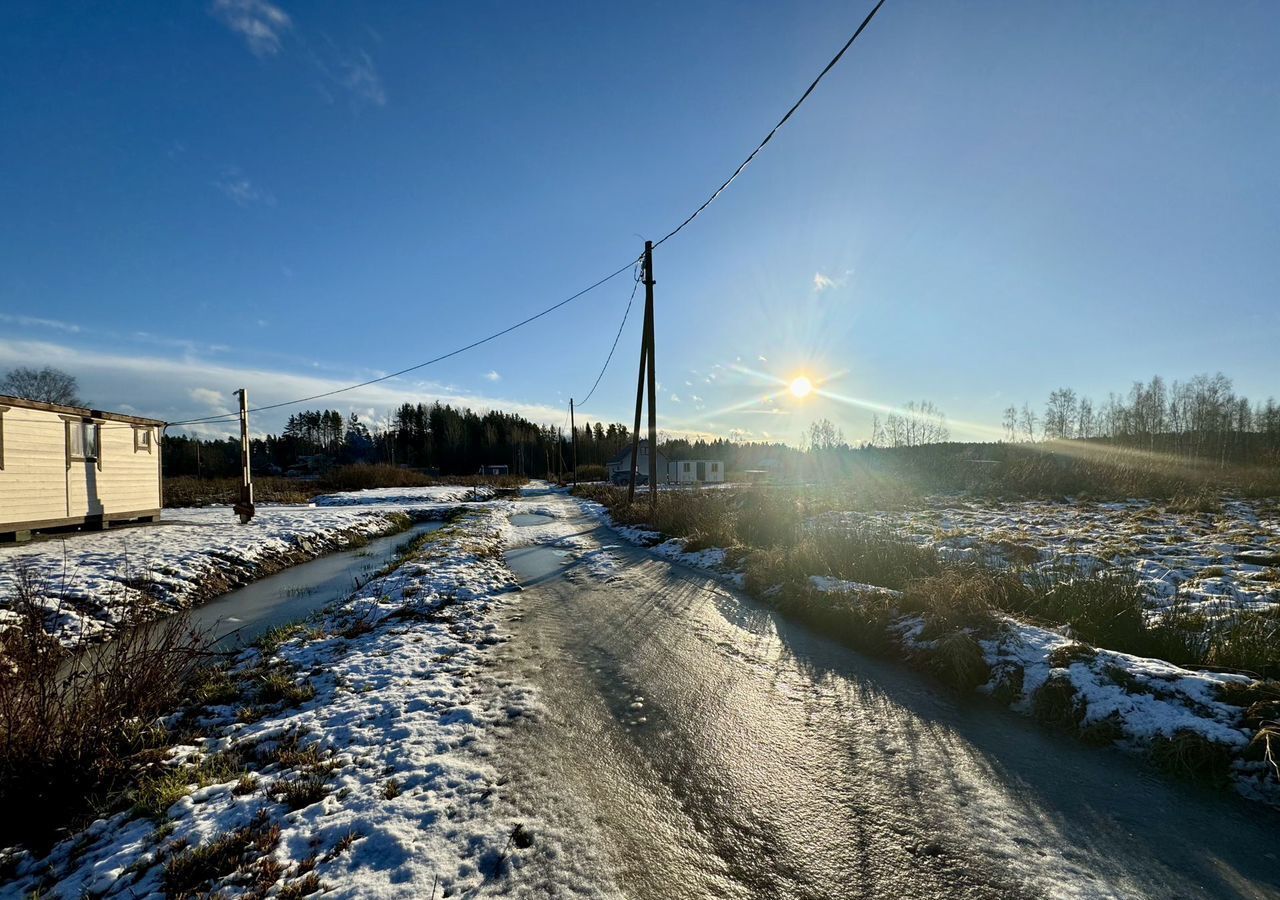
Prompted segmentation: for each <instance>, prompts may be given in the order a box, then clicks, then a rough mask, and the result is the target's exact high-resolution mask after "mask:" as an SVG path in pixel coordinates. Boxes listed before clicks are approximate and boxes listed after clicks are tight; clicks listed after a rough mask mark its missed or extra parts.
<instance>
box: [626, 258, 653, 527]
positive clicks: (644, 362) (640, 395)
mask: <svg viewBox="0 0 1280 900" xmlns="http://www.w3.org/2000/svg"><path fill="white" fill-rule="evenodd" d="M653 285H654V281H653V241H645V242H644V334H643V336H642V337H641V338H640V375H639V378H638V379H637V381H636V425H635V429H634V430H633V431H632V432H631V482H630V484H629V485H628V486H627V503H631V502H632V501H633V500H634V499H635V496H636V470H637V469H638V468H639V465H640V412H641V410H642V409H643V407H644V389H645V381H646V378H645V376H646V375H647V376H648V379H647V380H648V386H649V502H650V503H652V504H654V505H657V502H658V406H657V394H658V391H657V373H656V371H655V369H654V362H653V356H654V354H653Z"/></svg>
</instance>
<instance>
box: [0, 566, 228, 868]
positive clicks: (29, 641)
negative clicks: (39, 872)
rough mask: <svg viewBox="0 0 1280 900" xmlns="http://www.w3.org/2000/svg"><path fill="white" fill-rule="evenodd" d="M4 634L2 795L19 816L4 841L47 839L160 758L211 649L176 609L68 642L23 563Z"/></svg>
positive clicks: (0, 832)
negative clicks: (85, 643) (100, 637)
mask: <svg viewBox="0 0 1280 900" xmlns="http://www.w3.org/2000/svg"><path fill="white" fill-rule="evenodd" d="M15 584H16V587H15V589H14V593H13V594H12V595H11V596H9V597H6V598H5V602H4V606H5V607H7V608H8V609H9V610H10V611H11V612H12V613H13V614H14V615H15V616H16V620H15V622H14V623H13V625H12V626H11V627H9V628H7V629H6V630H5V631H4V632H3V633H0V662H2V663H3V664H2V665H0V804H2V805H3V806H4V807H5V808H7V809H21V810H23V811H24V812H23V815H22V816H21V817H6V818H5V820H4V822H3V823H0V841H3V842H4V843H6V844H9V843H13V842H16V841H28V842H31V843H33V844H36V845H39V844H41V843H42V842H44V841H47V840H50V839H52V837H53V835H54V831H55V829H57V828H59V827H62V826H65V825H67V824H68V823H71V822H74V821H75V820H77V819H78V818H80V817H81V816H84V815H88V814H90V813H91V811H92V810H93V809H94V808H95V807H97V806H100V805H103V804H110V802H111V801H110V798H111V797H113V796H114V795H118V794H119V793H120V792H121V791H122V790H123V789H124V788H125V786H126V785H127V784H128V783H129V781H130V780H131V779H132V777H134V776H135V775H136V773H137V772H139V771H142V770H145V769H146V767H147V766H149V765H151V764H153V763H154V762H155V758H156V750H157V748H159V747H161V746H163V745H164V744H165V743H166V742H167V737H168V736H167V734H166V732H165V731H164V729H163V728H160V727H159V726H158V725H157V724H155V723H156V721H157V719H158V717H159V716H161V715H163V714H165V713H168V712H170V711H172V710H173V709H175V708H176V707H177V706H178V705H179V703H180V701H181V699H182V698H183V696H184V695H186V694H187V693H188V690H189V687H188V686H189V684H190V683H191V682H192V680H193V679H194V677H195V674H196V672H197V671H198V670H199V667H200V666H201V664H202V663H204V662H205V661H206V660H207V658H208V655H209V641H208V639H207V638H206V636H205V635H203V634H201V633H199V632H196V631H194V630H192V629H191V628H190V627H189V626H188V624H187V622H186V620H185V619H183V618H182V617H174V618H170V619H167V620H163V621H160V622H154V623H149V624H140V625H137V626H136V627H126V628H123V629H121V630H120V632H119V633H118V635H117V637H116V638H115V640H113V641H112V642H111V643H109V644H106V645H102V646H98V647H92V648H90V647H74V648H67V647H64V646H62V645H61V644H60V643H59V642H58V641H57V640H55V639H54V638H53V637H51V636H50V634H49V629H48V622H47V621H46V619H47V617H48V615H49V610H48V609H46V607H45V606H44V605H43V603H42V602H41V598H42V597H44V596H45V595H46V589H45V585H44V584H42V583H41V581H40V580H39V579H38V578H37V577H36V576H35V575H34V574H33V573H32V572H31V571H29V570H22V569H20V570H18V572H17V573H16V578H15Z"/></svg>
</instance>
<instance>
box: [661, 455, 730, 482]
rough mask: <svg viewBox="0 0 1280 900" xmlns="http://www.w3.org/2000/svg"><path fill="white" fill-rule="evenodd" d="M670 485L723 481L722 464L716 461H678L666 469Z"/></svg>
mask: <svg viewBox="0 0 1280 900" xmlns="http://www.w3.org/2000/svg"><path fill="white" fill-rule="evenodd" d="M667 481H669V482H671V483H672V484H701V483H711V484H714V483H718V482H721V481H724V463H722V462H720V460H718V459H679V460H676V461H675V462H672V463H670V464H669V465H668V467H667Z"/></svg>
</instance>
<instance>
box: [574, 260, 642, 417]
mask: <svg viewBox="0 0 1280 900" xmlns="http://www.w3.org/2000/svg"><path fill="white" fill-rule="evenodd" d="M639 287H640V274H639V271H637V272H636V275H635V283H634V284H633V285H631V296H630V297H628V298H627V308H626V309H625V310H623V312H622V322H621V324H619V325H618V333H617V334H615V335H614V336H613V346H612V347H610V348H609V355H608V356H606V357H605V359H604V365H603V366H601V367H600V374H599V375H597V376H596V381H595V384H593V385H591V390H589V391H587V396H585V397H583V398H582V399H581V400H580V401H578V402H579V403H583V404H585V403H586V402H587V401H588V400H590V399H591V395H592V394H594V393H595V392H596V388H598V387H600V379H601V378H604V373H605V372H606V371H607V370H608V368H609V363H610V361H612V359H613V351H615V350H617V349H618V340H619V339H620V338H621V337H622V329H624V328H626V327H627V316H629V315H631V304H632V303H634V302H635V299H636V290H637V289H638V288H639Z"/></svg>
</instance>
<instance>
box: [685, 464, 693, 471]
mask: <svg viewBox="0 0 1280 900" xmlns="http://www.w3.org/2000/svg"><path fill="white" fill-rule="evenodd" d="M690 465H692V463H685V464H684V470H685V471H686V472H688V471H689V466H690Z"/></svg>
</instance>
